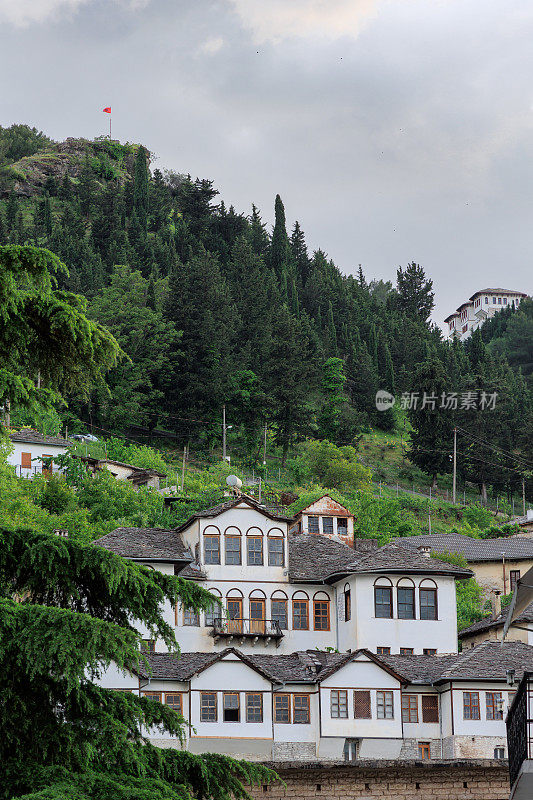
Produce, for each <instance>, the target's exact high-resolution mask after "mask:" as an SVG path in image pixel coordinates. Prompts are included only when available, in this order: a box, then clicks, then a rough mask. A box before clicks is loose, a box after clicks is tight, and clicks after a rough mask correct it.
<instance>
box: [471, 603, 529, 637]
mask: <svg viewBox="0 0 533 800" xmlns="http://www.w3.org/2000/svg"><path fill="white" fill-rule="evenodd" d="M508 613H509V606H507V608H504V609H503V610H502V612H501V614H499V615H498V616H497V617H492V616H490V617H485V618H484V619H481V620H479V621H478V622H474V623H473V624H472V625H469V626H468V628H463V630H462V631H459V634H458V636H459V639H467V638H468V637H469V636H472V635H474V634H476V633H482V632H483V631H488V630H490V629H491V628H499V627H501V626H503V625H504V624H505V620H506V619H507V615H508ZM515 622H516V624H518V625H520V624H525V623H528V622H533V603H531V605H529V606H528V607H527V608H526V610H525V611H523V612H522V614H520V616H519V617H517V618H516V620H515ZM513 624H514V623H513Z"/></svg>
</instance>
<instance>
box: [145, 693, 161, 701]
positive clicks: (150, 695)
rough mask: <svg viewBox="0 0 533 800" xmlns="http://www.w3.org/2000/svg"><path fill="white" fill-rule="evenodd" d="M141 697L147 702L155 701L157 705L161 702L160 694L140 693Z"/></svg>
mask: <svg viewBox="0 0 533 800" xmlns="http://www.w3.org/2000/svg"><path fill="white" fill-rule="evenodd" d="M142 696H143V697H147V698H148V699H149V700H157V702H158V703H160V702H161V692H142Z"/></svg>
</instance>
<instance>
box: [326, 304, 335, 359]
mask: <svg viewBox="0 0 533 800" xmlns="http://www.w3.org/2000/svg"><path fill="white" fill-rule="evenodd" d="M326 327H327V334H328V350H329V352H330V353H331V355H333V356H336V355H337V331H336V329H335V321H334V319H333V306H332V305H331V300H330V301H329V304H328V314H327V318H326Z"/></svg>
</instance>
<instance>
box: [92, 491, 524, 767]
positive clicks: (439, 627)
mask: <svg viewBox="0 0 533 800" xmlns="http://www.w3.org/2000/svg"><path fill="white" fill-rule="evenodd" d="M291 523H292V520H291V519H290V518H288V517H285V516H282V515H279V514H276V513H272V512H271V511H269V510H268V509H266V508H264V507H262V506H260V505H259V504H257V503H256V502H255V501H253V500H252V499H250V498H247V497H244V496H239V497H235V498H232V499H231V500H229V501H228V502H226V503H223V504H222V505H220V506H217V507H215V508H212V509H208V510H206V511H202V512H199V513H197V514H195V515H194V516H193V517H191V519H190V520H188V521H187V522H186V523H185V524H184V525H182V526H181V527H180V528H179V529H177V530H154V529H139V528H119V529H117V530H116V531H113V532H112V533H110V534H108V535H107V536H104V537H103V538H101V539H99V540H98V541H97V542H96V544H97V545H99V546H101V547H105V548H106V549H108V550H111V551H113V552H115V553H118V554H119V555H122V556H124V557H126V558H130V559H133V560H136V561H139V562H141V563H144V564H147V565H150V566H151V567H152V568H155V569H158V570H161V571H162V572H166V573H170V574H172V573H174V574H179V575H180V576H183V577H186V578H188V579H190V580H195V581H198V582H200V583H201V584H202V585H203V586H204V587H205V588H206V589H208V590H209V591H210V592H211V593H212V594H213V595H214V596H216V597H218V598H219V599H220V601H221V607H218V606H216V607H214V608H213V610H212V611H211V612H209V613H207V614H201V615H197V614H195V613H194V612H192V611H191V610H189V609H186V608H180V607H178V608H170V607H168V608H166V609H165V616H166V619H167V621H168V622H169V623H170V624H171V625H173V626H174V627H175V630H176V638H177V640H178V642H179V644H180V647H181V654H175V653H168V652H166V648H165V646H164V644H163V643H161V642H158V641H156V642H154V641H151V640H150V639H149V638H148V634H147V633H146V631H141V634H144V635H145V646H146V649H147V651H148V653H147V660H148V664H144V665H142V666H141V667H139V669H138V670H137V672H136V673H131V674H129V673H128V674H122V673H120V672H119V671H118V670H117V669H114V668H111V669H109V670H108V671H107V672H106V673H105V676H104V677H103V679H102V680H103V683H104V685H106V686H108V687H109V688H113V689H117V690H125V691H134V692H140V693H141V694H145V695H148V696H152V697H154V698H155V699H157V700H159V701H161V702H165V703H167V704H169V705H171V706H173V707H174V708H176V709H178V710H179V711H181V712H182V713H183V715H184V716H185V717H186V719H187V720H189V722H190V726H191V728H190V731H189V734H188V736H187V741H186V743H185V746H186V747H187V748H189V749H190V750H191V751H194V752H203V751H215V752H216V751H218V752H224V753H228V754H232V755H238V756H243V757H246V758H250V759H260V760H271V759H273V760H294V759H298V760H304V761H305V760H307V761H308V760H309V759H326V760H327V759H329V760H338V759H342V758H346V759H353V758H365V757H366V758H413V757H415V758H480V757H481V758H482V757H488V758H494V757H504V754H505V729H504V728H505V726H504V721H503V718H504V714H505V709H506V707H507V704H508V702H509V699H510V695H511V694H512V689H510V687H509V686H508V685H507V682H506V671H507V669H514V670H515V674H516V677H519V676H520V675H521V674H522V672H523V670H524V669H525V668H530V669H533V647H529V646H528V645H527V644H523V643H521V642H511V643H509V644H508V645H505V646H504V648H503V649H502V647H501V645H500V644H496V645H495V644H493V643H492V642H490V643H489V642H487V643H484V644H482V645H480V646H479V647H477V648H474V649H472V650H469V651H468V653H465V654H457V632H456V623H457V617H456V600H455V581H456V580H462V579H467V578H469V577H470V576H471V574H472V573H471V572H470V571H469V570H465V569H462V568H460V567H456V566H454V565H450V564H447V563H445V562H443V561H439V560H435V559H432V558H429V556H428V553H427V552H426V551H427V548H423V551H422V552H420V551H418V550H417V549H415V548H414V547H411V548H410V547H400V546H398V545H396V544H390V545H386V546H385V547H381V548H376V549H374V550H362V551H356V550H354V549H352V548H350V547H348V546H347V545H345V544H343V543H340V542H337V541H334V540H332V539H330V538H328V537H326V536H322V535H316V534H309V533H298V532H297V533H289V527H290V524H291ZM148 734H149V736H150V738H151V739H152V740H153V741H154V742H155V743H157V744H159V745H161V746H163V747H177V746H179V744H178V742H177V741H176V740H172V739H168V738H165V737H164V735H163V734H162V733H161V732H159V731H157V730H152V731H149V732H148Z"/></svg>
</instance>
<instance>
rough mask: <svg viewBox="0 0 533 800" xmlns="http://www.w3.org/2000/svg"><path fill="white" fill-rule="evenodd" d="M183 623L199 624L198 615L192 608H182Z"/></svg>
mask: <svg viewBox="0 0 533 800" xmlns="http://www.w3.org/2000/svg"><path fill="white" fill-rule="evenodd" d="M183 624H184V625H195V626H198V625H199V624H200V615H199V614H198V612H197V611H194V610H193V609H192V608H185V609H184V610H183Z"/></svg>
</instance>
